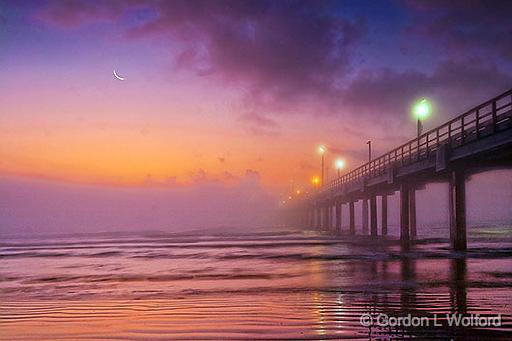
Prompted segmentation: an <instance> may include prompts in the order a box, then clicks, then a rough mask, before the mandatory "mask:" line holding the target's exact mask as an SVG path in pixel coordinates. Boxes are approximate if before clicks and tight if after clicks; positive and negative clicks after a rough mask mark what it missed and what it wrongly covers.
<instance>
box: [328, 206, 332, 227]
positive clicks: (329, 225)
mask: <svg viewBox="0 0 512 341" xmlns="http://www.w3.org/2000/svg"><path fill="white" fill-rule="evenodd" d="M327 229H328V230H331V229H332V205H331V204H330V203H329V204H327Z"/></svg>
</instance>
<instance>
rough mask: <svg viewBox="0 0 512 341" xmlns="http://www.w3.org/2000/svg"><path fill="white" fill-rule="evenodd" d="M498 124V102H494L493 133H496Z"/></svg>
mask: <svg viewBox="0 0 512 341" xmlns="http://www.w3.org/2000/svg"><path fill="white" fill-rule="evenodd" d="M497 124H498V117H497V112H496V100H494V101H492V132H493V133H494V132H496V130H497Z"/></svg>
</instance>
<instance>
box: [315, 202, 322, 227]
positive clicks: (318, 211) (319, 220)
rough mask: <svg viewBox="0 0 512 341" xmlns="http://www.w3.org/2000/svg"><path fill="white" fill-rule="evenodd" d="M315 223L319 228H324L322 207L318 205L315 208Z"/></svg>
mask: <svg viewBox="0 0 512 341" xmlns="http://www.w3.org/2000/svg"><path fill="white" fill-rule="evenodd" d="M315 225H316V228H317V229H321V228H322V208H321V207H316V208H315Z"/></svg>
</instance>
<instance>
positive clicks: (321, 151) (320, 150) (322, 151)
mask: <svg viewBox="0 0 512 341" xmlns="http://www.w3.org/2000/svg"><path fill="white" fill-rule="evenodd" d="M326 151H327V148H326V147H325V146H324V145H321V146H319V147H318V152H319V153H320V154H321V155H322V182H321V185H322V186H323V185H324V156H325V152H326Z"/></svg>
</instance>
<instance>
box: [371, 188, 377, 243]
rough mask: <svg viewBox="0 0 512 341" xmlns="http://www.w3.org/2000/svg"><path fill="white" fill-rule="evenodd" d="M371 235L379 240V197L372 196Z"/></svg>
mask: <svg viewBox="0 0 512 341" xmlns="http://www.w3.org/2000/svg"><path fill="white" fill-rule="evenodd" d="M370 234H371V236H372V238H377V196H376V195H375V194H372V195H371V196H370Z"/></svg>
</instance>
